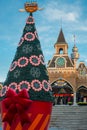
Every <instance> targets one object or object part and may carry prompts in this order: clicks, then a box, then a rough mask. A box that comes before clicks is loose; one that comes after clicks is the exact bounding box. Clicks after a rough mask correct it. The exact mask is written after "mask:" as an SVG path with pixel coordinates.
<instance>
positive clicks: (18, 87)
mask: <svg viewBox="0 0 87 130" xmlns="http://www.w3.org/2000/svg"><path fill="white" fill-rule="evenodd" d="M29 4H30V3H26V6H27V7H28V9H29V10H27V8H26V6H25V9H26V11H27V12H30V15H29V17H28V18H27V20H26V25H25V27H24V30H23V34H22V37H21V39H20V42H19V43H18V47H17V51H16V53H15V56H14V59H13V61H12V64H11V66H10V69H9V72H8V74H7V78H6V80H5V82H4V85H3V88H2V93H1V99H2V100H3V101H2V115H3V113H5V114H6V113H7V115H6V116H5V117H4V116H2V117H3V121H4V122H5V123H4V130H7V127H8V128H9V129H8V130H16V129H17V128H18V130H22V129H26V130H47V129H48V124H49V123H48V122H49V120H50V114H51V109H52V102H53V97H52V92H51V86H50V83H49V77H48V73H47V69H46V65H45V62H44V56H43V53H42V49H41V45H40V41H39V38H38V34H37V31H36V28H35V22H34V18H33V14H32V12H34V11H32V8H31V7H33V6H31V5H32V4H33V3H31V4H30V5H29ZM34 6H35V3H34ZM36 6H37V3H36ZM34 9H35V8H34ZM37 9H38V8H37ZM43 42H44V41H43ZM12 90H13V91H14V92H15V94H14V92H11V91H12ZM23 90H26V91H27V92H28V95H29V97H28V98H29V104H31V105H30V107H29V109H28V110H27V115H29V113H30V114H33V113H34V114H33V115H32V116H31V118H30V117H29V118H30V122H31V123H30V122H28V123H27V122H26V121H29V120H28V118H27V119H26V117H25V118H24V117H21V116H20V117H21V118H23V120H22V121H21V119H20V117H19V115H20V114H19V113H20V112H23V111H21V108H20V106H18V103H19V102H22V100H20V98H19V97H21V96H19V97H17V95H18V94H19V95H22V91H23ZM12 93H13V95H15V96H14V98H13V103H14V102H15V105H13V106H14V107H13V106H12V107H10V108H9V107H7V106H8V105H9V106H10V105H12V101H11V99H9V100H7V99H8V98H7V97H9V96H13V95H12ZM25 93H26V92H25ZM23 95H24V96H25V95H26V94H23ZM15 97H17V100H19V101H18V102H17V100H15ZM10 98H11V97H10ZM23 103H24V104H25V106H26V101H23ZM19 104H21V103H19ZM22 105H23V104H22ZM22 105H21V106H22ZM28 106H29V105H28ZM15 109H17V111H16V112H15V114H16V115H17V114H18V116H17V117H15V115H14V116H13V115H12V114H11V111H12V112H13V113H14V110H15ZM47 109H49V110H47ZM8 111H9V112H8ZM24 113H25V112H24ZM38 114H42V115H39V116H40V117H37V116H38ZM36 115H37V116H36ZM43 115H44V116H45V117H44V119H43V121H45V124H44V123H43V121H42V123H40V124H38V123H37V125H35V126H34V125H33V122H34V121H35V117H36V118H37V119H38V120H39V118H42V116H43ZM23 116H24V115H23ZM8 118H10V119H8ZM24 119H25V120H24ZM38 120H37V121H38ZM41 120H42V119H41ZM15 122H16V124H15ZM34 123H35V122H34ZM42 124H43V125H42ZM33 127H34V128H33ZM42 128H43V129H42Z"/></svg>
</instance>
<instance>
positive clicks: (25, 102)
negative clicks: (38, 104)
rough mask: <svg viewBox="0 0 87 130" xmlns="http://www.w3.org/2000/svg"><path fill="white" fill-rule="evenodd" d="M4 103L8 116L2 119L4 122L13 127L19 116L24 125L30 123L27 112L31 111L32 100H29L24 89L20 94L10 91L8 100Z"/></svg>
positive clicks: (7, 96) (7, 95) (7, 94)
mask: <svg viewBox="0 0 87 130" xmlns="http://www.w3.org/2000/svg"><path fill="white" fill-rule="evenodd" d="M2 103H3V104H4V106H5V109H6V110H7V113H6V115H5V116H4V117H3V119H2V121H3V122H5V121H6V122H8V123H9V124H10V125H11V124H12V122H13V120H14V119H15V117H16V116H17V115H18V116H19V118H20V121H21V124H22V125H24V124H25V123H29V122H30V118H29V116H28V114H27V110H28V109H29V106H30V105H31V103H32V100H30V99H29V95H28V93H27V91H26V89H23V90H22V91H21V92H20V93H18V94H16V92H15V91H13V90H12V89H9V90H8V92H7V93H6V98H5V99H4V100H3V101H2Z"/></svg>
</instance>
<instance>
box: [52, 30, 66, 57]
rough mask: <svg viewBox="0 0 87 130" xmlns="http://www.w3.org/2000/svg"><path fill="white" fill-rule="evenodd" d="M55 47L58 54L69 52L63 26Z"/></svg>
mask: <svg viewBox="0 0 87 130" xmlns="http://www.w3.org/2000/svg"><path fill="white" fill-rule="evenodd" d="M54 47H55V49H56V54H57V55H58V54H59V55H60V54H63V55H67V54H68V44H67V43H66V40H65V37H64V34H63V31H62V28H61V30H60V33H59V36H58V39H57V42H56V43H55V45H54Z"/></svg>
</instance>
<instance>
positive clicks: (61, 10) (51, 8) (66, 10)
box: [44, 1, 80, 22]
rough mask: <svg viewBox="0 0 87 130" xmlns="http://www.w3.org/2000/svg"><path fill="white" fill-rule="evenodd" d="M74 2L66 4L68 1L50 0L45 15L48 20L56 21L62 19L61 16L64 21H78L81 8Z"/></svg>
mask: <svg viewBox="0 0 87 130" xmlns="http://www.w3.org/2000/svg"><path fill="white" fill-rule="evenodd" d="M75 6H76V3H74V4H70V5H69V4H68V3H67V4H66V3H63V4H62V3H59V1H56V3H55V2H53V1H52V2H50V3H49V4H48V6H47V8H46V9H45V11H44V15H45V16H46V18H47V20H49V21H50V20H51V21H56V20H60V19H61V18H62V19H63V20H64V21H71V22H77V20H78V18H79V16H80V8H79V6H76V8H75Z"/></svg>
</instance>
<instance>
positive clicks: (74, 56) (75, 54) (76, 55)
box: [71, 36, 79, 68]
mask: <svg viewBox="0 0 87 130" xmlns="http://www.w3.org/2000/svg"><path fill="white" fill-rule="evenodd" d="M71 58H72V61H73V63H74V67H75V68H76V63H77V60H78V59H79V53H78V48H77V47H76V43H75V36H74V46H73V48H72V54H71Z"/></svg>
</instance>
